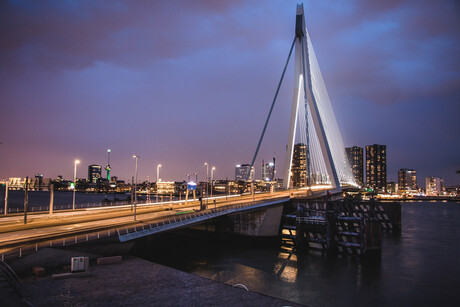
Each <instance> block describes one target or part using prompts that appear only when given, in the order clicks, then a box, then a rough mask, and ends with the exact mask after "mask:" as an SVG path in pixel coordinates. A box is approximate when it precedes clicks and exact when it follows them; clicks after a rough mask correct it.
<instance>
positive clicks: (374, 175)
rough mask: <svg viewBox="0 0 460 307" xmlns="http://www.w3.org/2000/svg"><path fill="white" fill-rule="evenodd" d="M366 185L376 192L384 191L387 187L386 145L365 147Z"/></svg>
mask: <svg viewBox="0 0 460 307" xmlns="http://www.w3.org/2000/svg"><path fill="white" fill-rule="evenodd" d="M366 185H367V187H369V188H373V189H376V190H377V191H385V189H386V185H387V147H386V145H378V144H374V145H368V146H366Z"/></svg>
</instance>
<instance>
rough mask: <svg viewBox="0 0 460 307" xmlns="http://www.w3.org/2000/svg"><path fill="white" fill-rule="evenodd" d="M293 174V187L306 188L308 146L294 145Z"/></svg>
mask: <svg viewBox="0 0 460 307" xmlns="http://www.w3.org/2000/svg"><path fill="white" fill-rule="evenodd" d="M291 174H292V175H291V181H292V182H291V184H292V185H291V186H292V187H294V188H296V187H305V186H306V185H307V145H305V144H303V143H299V144H295V145H294V152H293V154H292V166H291Z"/></svg>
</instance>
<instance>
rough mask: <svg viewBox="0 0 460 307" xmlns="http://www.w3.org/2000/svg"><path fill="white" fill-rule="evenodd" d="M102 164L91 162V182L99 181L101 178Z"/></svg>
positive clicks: (89, 167) (89, 175)
mask: <svg viewBox="0 0 460 307" xmlns="http://www.w3.org/2000/svg"><path fill="white" fill-rule="evenodd" d="M101 174H102V166H100V165H96V164H91V165H89V166H88V181H89V182H91V183H97V181H98V180H99V179H101Z"/></svg>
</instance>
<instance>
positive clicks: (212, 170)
mask: <svg viewBox="0 0 460 307" xmlns="http://www.w3.org/2000/svg"><path fill="white" fill-rule="evenodd" d="M215 170H216V168H215V167H214V166H213V167H212V168H211V197H212V190H213V187H214V182H213V180H214V179H213V178H214V171H215Z"/></svg>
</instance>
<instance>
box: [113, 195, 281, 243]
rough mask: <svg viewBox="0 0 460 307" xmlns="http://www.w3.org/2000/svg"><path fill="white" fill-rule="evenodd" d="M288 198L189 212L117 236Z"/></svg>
mask: <svg viewBox="0 0 460 307" xmlns="http://www.w3.org/2000/svg"><path fill="white" fill-rule="evenodd" d="M287 199H289V198H287V197H277V198H271V199H268V200H260V201H253V202H248V203H242V204H233V205H227V206H221V207H217V208H210V209H207V210H205V211H197V212H193V213H192V212H191V213H186V214H180V215H176V216H174V217H170V218H168V219H164V220H162V221H159V222H153V223H144V224H141V225H134V226H131V227H121V228H117V229H116V231H117V234H118V235H119V236H123V235H127V234H130V233H133V232H138V231H145V230H148V229H153V228H155V227H160V226H166V225H168V224H177V223H183V222H187V221H189V222H193V220H196V219H198V218H201V217H206V216H207V217H210V216H213V215H219V213H222V212H225V211H229V210H234V209H242V208H249V207H253V206H257V205H262V204H266V203H269V202H276V201H281V200H287Z"/></svg>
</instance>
